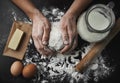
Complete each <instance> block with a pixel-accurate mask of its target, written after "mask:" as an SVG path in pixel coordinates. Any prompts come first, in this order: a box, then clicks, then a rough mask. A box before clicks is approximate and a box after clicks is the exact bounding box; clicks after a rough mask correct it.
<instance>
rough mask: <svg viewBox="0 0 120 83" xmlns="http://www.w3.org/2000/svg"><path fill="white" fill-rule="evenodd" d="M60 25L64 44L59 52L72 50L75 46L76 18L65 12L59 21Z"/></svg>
mask: <svg viewBox="0 0 120 83" xmlns="http://www.w3.org/2000/svg"><path fill="white" fill-rule="evenodd" d="M60 26H61V32H62V38H63V42H64V44H65V46H64V48H63V49H62V50H61V51H60V53H65V52H69V51H72V50H73V49H74V48H75V47H76V46H77V26H76V18H75V17H74V16H73V15H71V14H65V15H64V16H63V17H62V19H61V21H60Z"/></svg>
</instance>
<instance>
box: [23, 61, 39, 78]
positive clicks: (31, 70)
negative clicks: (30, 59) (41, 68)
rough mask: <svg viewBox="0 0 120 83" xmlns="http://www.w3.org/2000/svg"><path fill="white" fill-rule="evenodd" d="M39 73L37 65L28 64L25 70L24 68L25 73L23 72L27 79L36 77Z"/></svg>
mask: <svg viewBox="0 0 120 83" xmlns="http://www.w3.org/2000/svg"><path fill="white" fill-rule="evenodd" d="M36 71H37V67H36V65H35V64H32V63H31V64H27V65H26V66H25V67H24V68H23V71H22V75H23V76H24V77H25V78H31V77H33V76H34V75H35V73H36Z"/></svg>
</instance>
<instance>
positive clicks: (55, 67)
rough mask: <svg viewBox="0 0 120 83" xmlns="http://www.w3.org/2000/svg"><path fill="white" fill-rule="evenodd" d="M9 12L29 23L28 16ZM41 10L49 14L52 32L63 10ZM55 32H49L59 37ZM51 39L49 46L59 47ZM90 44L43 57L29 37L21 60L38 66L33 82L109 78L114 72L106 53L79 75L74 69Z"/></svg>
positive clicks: (76, 82) (83, 81) (78, 82)
mask: <svg viewBox="0 0 120 83" xmlns="http://www.w3.org/2000/svg"><path fill="white" fill-rule="evenodd" d="M9 12H11V14H12V15H11V16H13V17H12V19H14V20H23V21H24V22H28V23H29V21H28V20H27V18H24V19H21V18H19V17H17V14H16V13H15V10H14V9H11V10H10V11H9ZM42 12H43V14H44V15H46V16H49V17H48V19H50V20H51V21H52V23H53V26H54V29H53V31H54V30H55V31H58V30H57V29H58V28H55V27H58V22H59V20H60V19H61V17H62V16H63V15H64V12H63V11H61V10H60V9H58V8H51V10H47V9H46V8H44V9H43V10H42ZM58 33H60V32H56V34H57V35H54V33H51V35H53V36H52V37H53V39H54V38H56V37H55V36H59V38H60V37H61V35H60V34H58ZM53 39H52V38H51V41H50V42H49V43H50V46H51V47H55V48H54V49H56V50H58V47H60V46H61V45H62V43H60V42H56V43H57V45H58V46H57V45H55V44H54V43H53V42H52V41H53ZM60 39H61V38H60ZM55 41H59V39H57V40H56V39H55ZM60 41H61V40H60ZM60 44H61V45H60ZM92 46H93V45H92V44H90V43H86V42H85V43H84V44H83V45H82V46H81V47H80V48H79V49H77V50H75V51H73V52H72V53H71V54H68V55H63V54H59V53H58V54H56V55H54V56H50V57H45V56H43V55H40V54H39V53H38V52H37V50H36V49H35V47H34V43H33V41H32V40H30V42H29V44H28V48H27V50H26V53H25V57H24V60H23V63H24V65H25V64H27V63H34V64H36V65H37V68H38V72H37V74H36V75H35V77H34V78H33V79H32V80H31V81H32V82H33V83H88V82H89V80H92V81H95V82H97V81H99V80H100V79H104V78H106V77H108V76H109V75H110V74H111V73H112V72H113V71H114V68H112V67H109V66H107V65H106V62H107V59H106V57H108V56H106V57H103V56H102V55H100V56H99V57H97V58H96V59H95V60H94V61H93V62H92V63H91V65H90V66H89V67H88V69H87V70H86V71H85V72H84V73H82V74H81V73H79V72H76V71H74V69H73V68H74V67H75V65H76V64H77V63H78V62H79V61H80V60H81V59H82V58H84V57H85V55H86V54H87V53H88V51H89V50H90V49H91V47H92ZM107 63H108V62H107Z"/></svg>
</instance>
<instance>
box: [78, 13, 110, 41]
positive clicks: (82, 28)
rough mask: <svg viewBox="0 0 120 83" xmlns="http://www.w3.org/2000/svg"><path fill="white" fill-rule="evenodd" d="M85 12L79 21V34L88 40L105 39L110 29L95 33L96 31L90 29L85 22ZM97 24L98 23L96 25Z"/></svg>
mask: <svg viewBox="0 0 120 83" xmlns="http://www.w3.org/2000/svg"><path fill="white" fill-rule="evenodd" d="M85 14H86V12H85V13H83V14H82V15H81V16H80V17H79V18H78V21H77V31H78V34H79V35H80V37H81V38H82V39H83V40H85V41H88V42H92V43H93V42H99V41H101V40H103V39H104V38H105V37H106V36H107V35H108V34H109V32H110V31H107V32H105V33H95V32H91V31H89V30H88V28H87V24H86V22H85ZM96 26H97V25H96Z"/></svg>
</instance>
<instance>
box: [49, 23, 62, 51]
mask: <svg viewBox="0 0 120 83" xmlns="http://www.w3.org/2000/svg"><path fill="white" fill-rule="evenodd" d="M48 46H49V48H51V49H52V50H55V51H59V50H60V49H62V48H63V46H64V43H63V40H62V34H61V30H60V25H59V22H52V23H51V32H50V38H49V45H48Z"/></svg>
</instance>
